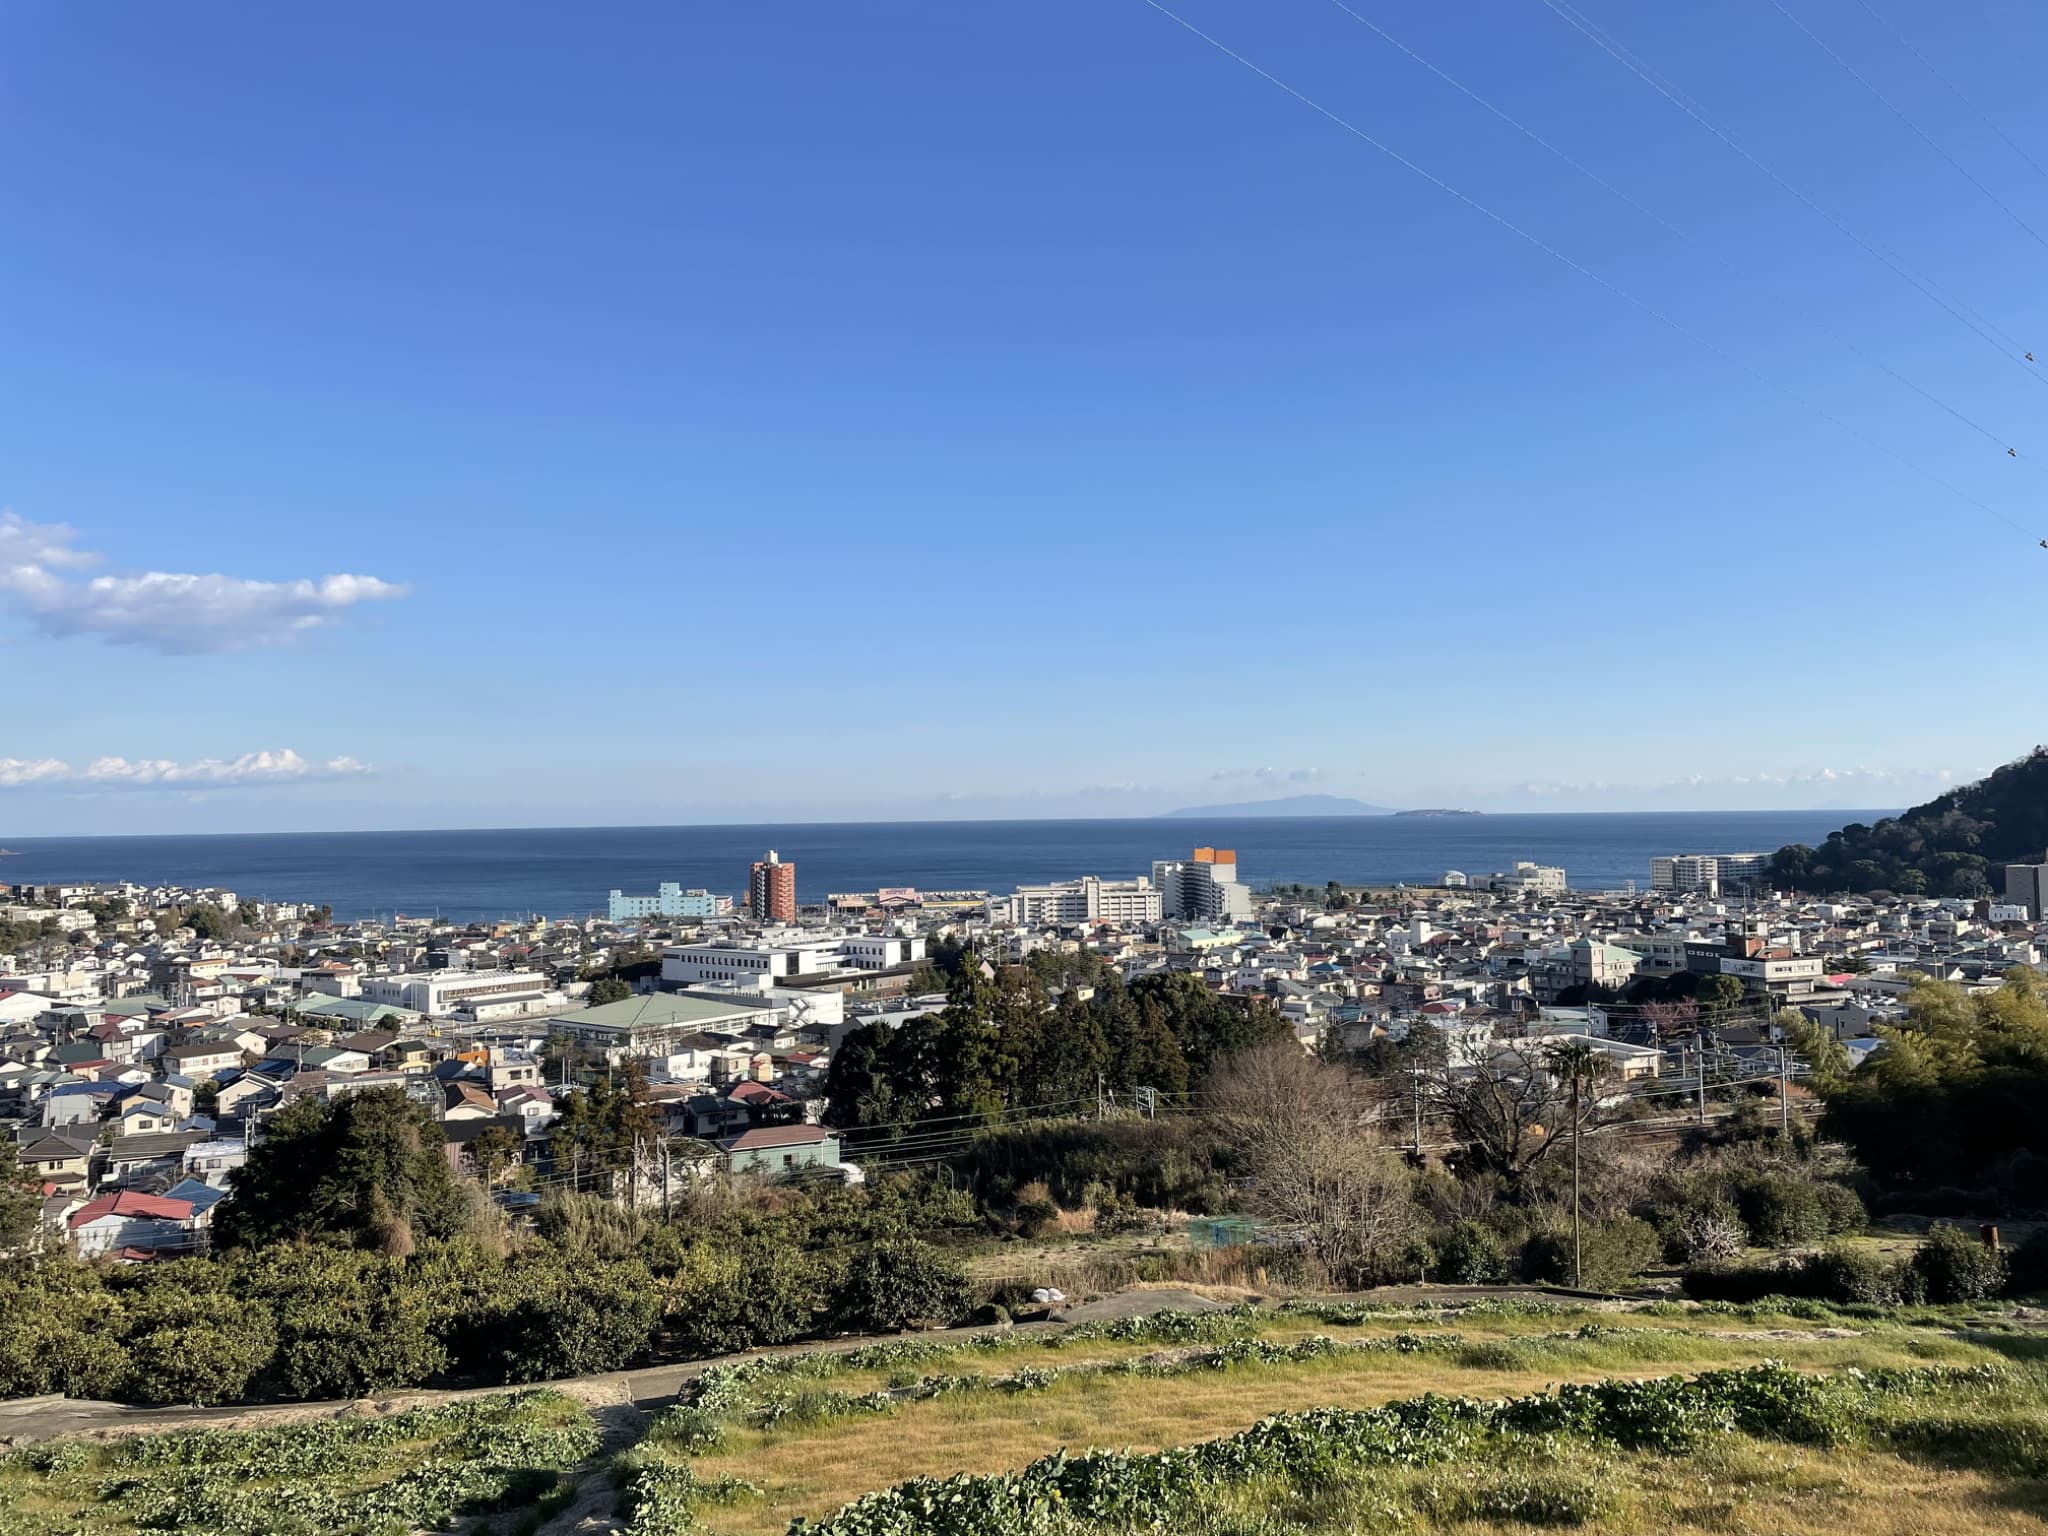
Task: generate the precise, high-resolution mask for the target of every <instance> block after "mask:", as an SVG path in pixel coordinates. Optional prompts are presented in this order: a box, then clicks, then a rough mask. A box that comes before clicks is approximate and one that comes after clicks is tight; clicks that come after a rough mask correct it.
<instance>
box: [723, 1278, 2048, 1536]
mask: <svg viewBox="0 0 2048 1536" xmlns="http://www.w3.org/2000/svg"><path fill="white" fill-rule="evenodd" d="M1604 1320H1605V1321H1609V1322H1616V1323H1626V1324H1628V1325H1629V1326H1631V1327H1637V1328H1643V1329H1646V1330H1654V1331H1652V1332H1648V1333H1646V1334H1642V1335H1625V1336H1623V1337H1621V1338H1615V1339H1605V1340H1602V1339H1595V1340H1589V1341H1586V1342H1585V1343H1584V1344H1579V1343H1577V1342H1576V1341H1570V1342H1564V1341H1555V1340H1554V1339H1553V1341H1552V1342H1549V1343H1547V1344H1546V1345H1545V1349H1546V1354H1547V1355H1549V1356H1550V1357H1549V1358H1545V1359H1543V1360H1542V1361H1541V1362H1540V1363H1539V1368H1536V1369H1528V1368H1520V1369H1516V1368H1484V1367H1483V1365H1482V1366H1481V1367H1480V1368H1473V1367H1472V1366H1469V1365H1461V1364H1460V1363H1459V1360H1458V1357H1456V1356H1445V1355H1441V1354H1421V1355H1410V1354H1395V1353H1386V1354H1372V1355H1350V1356H1338V1357H1334V1358H1329V1359H1324V1360H1319V1361H1314V1362H1309V1363H1301V1364H1291V1365H1282V1366H1271V1365H1266V1366H1247V1367H1239V1368H1233V1369H1228V1370H1220V1371H1213V1372H1203V1373H1200V1374H1197V1375H1189V1376H1180V1377H1173V1378H1167V1379H1161V1378H1157V1377H1139V1376H1124V1375H1106V1376H1087V1375H1082V1376H1077V1377H1071V1378H1068V1379H1063V1380H1061V1381H1059V1382H1058V1383H1056V1384H1055V1385H1053V1386H1052V1387H1050V1388H1047V1389H1043V1390H1039V1391H1032V1392H1026V1393H1020V1394H1008V1393H998V1392H977V1393H962V1394H956V1395H949V1396H945V1397H940V1398H937V1399H933V1400H928V1401H921V1402H915V1403H907V1404H903V1405H900V1406H899V1407H897V1408H896V1409H895V1410H894V1411H893V1412H891V1413H888V1414H885V1415H875V1416H870V1415H857V1416H852V1417H847V1418H841V1419H837V1420H833V1421H830V1422H827V1423H824V1424H820V1425H816V1426H813V1427H810V1428H797V1427H789V1428H783V1429H772V1430H766V1431H762V1430H739V1431H734V1432H731V1433H730V1434H729V1437H728V1439H727V1441H726V1443H725V1445H723V1446H722V1447H721V1448H720V1449H719V1450H718V1452H717V1453H715V1454H712V1455H707V1456H701V1457H698V1458H696V1460H695V1462H694V1465H695V1467H696V1469H697V1471H698V1472H699V1474H700V1475H702V1476H704V1477H707V1478H715V1477H717V1476H718V1475H720V1474H722V1473H730V1474H732V1475H733V1476H736V1477H740V1478H744V1479H746V1480H748V1481H750V1482H752V1483H754V1484H757V1485H759V1486H760V1487H761V1488H762V1489H763V1490H764V1491H765V1494H766V1497H765V1498H763V1499H761V1500H757V1501H748V1502H745V1503H740V1504H736V1505H733V1506H731V1507H729V1508H724V1509H719V1510H717V1511H715V1512H710V1513H709V1514H708V1516H707V1525H708V1526H709V1527H710V1528H711V1529H713V1530H716V1531H717V1532H719V1533H721V1536H779V1533H781V1532H782V1531H784V1530H785V1529H786V1528H787V1526H788V1523H789V1520H790V1518H791V1517H792V1516H795V1515H804V1516H810V1517H816V1516H820V1515H824V1514H827V1513H829V1512H831V1511H832V1510H834V1509H836V1508H838V1507H839V1506H840V1505H841V1504H843V1503H845V1502H847V1501H848V1500H849V1499H852V1498H854V1497H856V1496H857V1495H859V1494H861V1493H864V1492H867V1491H869V1490H872V1489H876V1488H881V1487H885V1486H888V1485H889V1484H892V1483H896V1482H900V1481H903V1480H904V1479H907V1478H912V1477H918V1476H946V1475H950V1474H952V1473H956V1472H995V1471H1001V1470H1005V1469H1009V1468H1016V1467H1020V1466H1022V1465H1024V1464H1025V1463H1027V1462H1030V1461H1032V1460H1035V1459H1036V1458H1038V1457H1041V1456H1045V1455H1048V1454H1050V1453H1052V1452H1054V1451H1057V1450H1060V1449H1062V1448H1067V1449H1076V1450H1078V1449H1081V1448H1084V1447H1088V1446H1119V1447H1130V1448H1133V1449H1139V1450H1151V1449H1157V1448H1160V1447H1163V1446H1168V1445H1183V1444H1187V1443H1189V1442H1192V1441H1197V1440H1206V1439H1210V1438H1213V1437H1216V1436H1220V1435H1226V1434H1230V1433H1232V1432H1234V1431H1236V1430H1240V1429H1242V1428H1244V1427H1245V1426H1246V1425H1248V1424H1250V1423H1252V1422H1253V1421H1255V1420H1257V1419H1259V1418H1261V1417H1264V1416H1265V1415H1267V1414H1271V1413H1279V1412H1285V1411H1289V1410H1296V1409H1302V1408H1307V1407H1320V1406H1341V1407H1367V1406H1370V1405H1373V1404H1377V1403H1382V1402H1387V1401H1390V1400H1393V1399H1398V1398H1406V1397H1415V1396H1419V1395H1421V1394H1423V1393H1425V1392H1443V1393H1456V1394H1465V1395H1473V1396H1482V1397H1495V1396H1509V1395H1514V1394H1520V1393H1528V1392H1537V1391H1541V1390H1543V1389H1544V1388H1545V1387H1547V1386H1551V1385H1554V1384H1556V1383H1558V1382H1560V1381H1566V1380H1574V1381H1591V1380H1599V1379H1603V1378H1610V1377H1617V1376H1647V1375H1665V1374H1669V1373H1671V1372H1674V1371H1687V1372H1690V1371H1697V1370H1703V1369H1710V1368H1714V1367H1717V1366H1724V1365H1740V1364H1751V1363H1755V1362H1759V1361H1762V1360H1766V1359H1779V1360H1784V1361H1785V1362H1787V1363H1788V1364H1792V1365H1795V1366H1799V1367H1804V1368H1810V1369H1826V1370H1835V1369H1842V1368H1845V1367H1848V1366H1858V1367H1864V1368H1873V1367H1879V1366H1900V1365H1914V1364H1922V1363H1925V1362H1927V1361H1929V1360H1947V1361H1955V1362H1966V1361H1975V1360H1981V1359H1989V1358H1991V1356H1990V1355H1989V1353H1988V1352H1986V1351H1983V1350H1981V1349H1978V1348H1976V1347H1974V1346H1971V1345H1968V1344H1965V1343H1962V1342H1959V1341H1957V1340H1955V1339H1953V1338H1950V1337H1947V1336H1943V1335H1940V1334H1937V1333H1933V1332H1908V1331H1905V1330H1880V1331H1874V1332H1869V1333H1865V1334H1861V1335H1858V1336H1856V1337H1850V1338H1830V1337H1820V1336H1817V1335H1816V1331H1815V1330H1814V1329H1813V1328H1812V1325H1811V1324H1802V1323H1798V1322H1796V1321H1794V1320H1791V1319H1785V1320H1782V1322H1783V1326H1782V1328H1774V1327H1772V1326H1770V1320H1766V1322H1765V1323H1763V1324H1748V1323H1744V1324H1738V1323H1734V1322H1731V1321H1729V1320H1727V1319H1696V1320H1683V1319H1663V1320H1659V1319H1650V1318H1644V1317H1640V1316H1636V1317H1627V1318H1607V1319H1604ZM1577 1321H1578V1319H1575V1318H1563V1319H1560V1318H1556V1317H1551V1318H1543V1317H1516V1316H1512V1315H1510V1316H1496V1317H1484V1318H1472V1319H1467V1320H1450V1321H1446V1322H1444V1323H1442V1324H1423V1325H1415V1324H1410V1327H1411V1328H1415V1327H1418V1326H1420V1327H1421V1328H1425V1329H1428V1330H1429V1331H1441V1330H1454V1331H1456V1332H1458V1333H1460V1334H1462V1335H1464V1336H1465V1337H1466V1338H1467V1339H1468V1340H1471V1341H1472V1342H1473V1343H1474V1344H1480V1343H1483V1342H1484V1341H1486V1340H1489V1339H1492V1340H1501V1341H1506V1340H1512V1339H1514V1338H1516V1337H1518V1336H1523V1335H1531V1334H1546V1333H1547V1334H1551V1335H1553V1336H1554V1335H1555V1334H1556V1333H1557V1332H1558V1331H1559V1330H1561V1329H1568V1328H1570V1327H1572V1326H1574V1325H1575V1323H1576V1322H1577ZM1265 1331H1266V1333H1267V1336H1268V1337H1271V1338H1274V1339H1277V1340H1285V1339H1291V1338H1298V1337H1300V1336H1302V1335H1305V1334H1307V1333H1311V1332H1317V1331H1333V1330H1326V1329H1318V1327H1317V1326H1316V1325H1315V1324H1314V1323H1312V1322H1309V1321H1306V1320H1303V1319H1296V1318H1280V1319H1275V1320H1274V1322H1273V1323H1272V1324H1271V1326H1270V1327H1269V1328H1268V1329H1267V1330H1265ZM1335 1331H1337V1332H1339V1333H1340V1334H1341V1336H1342V1337H1344V1338H1346V1339H1357V1338H1365V1337H1371V1336H1374V1335H1375V1334H1384V1333H1389V1332H1393V1331H1396V1329H1395V1328H1394V1326H1393V1325H1391V1324H1390V1325H1387V1326H1386V1327H1377V1326H1376V1327H1373V1328H1368V1329H1346V1330H1335ZM1729 1335H1735V1336H1729ZM1148 1353H1157V1346H1142V1345H1115V1344H1105V1343H1100V1342H1092V1343H1086V1344H1077V1345H1073V1346H1069V1347H1068V1348H1066V1349H1061V1350H1051V1349H1035V1348H1034V1349H1023V1350H1009V1351H1003V1352H1000V1353H995V1354H990V1355H977V1354H975V1353H972V1352H962V1353H961V1354H958V1355H956V1356H954V1357H951V1358H948V1359H946V1360H944V1361H943V1362H936V1363H932V1364H928V1365H924V1366H921V1367H918V1369H919V1370H921V1371H926V1372H933V1371H944V1372H949V1373H960V1374H967V1373H983V1374H1002V1373H1006V1372H1009V1371H1013V1370H1016V1369H1017V1368H1019V1367H1020V1366H1024V1365H1032V1366H1041V1365H1044V1366H1057V1367H1069V1366H1074V1365H1079V1364H1082V1363H1084V1362H1089V1361H1102V1360H1113V1359H1120V1358H1128V1357H1130V1356H1133V1355H1142V1354H1148ZM1478 1358H1479V1359H1481V1360H1482V1361H1483V1359H1484V1355H1483V1353H1482V1354H1480V1355H1479V1357H1478ZM889 1375H890V1373H889V1372H884V1371H861V1372H847V1373H844V1374H842V1375H838V1376H835V1377H833V1378H832V1380H831V1383H830V1385H831V1386H832V1387H833V1388H835V1389H838V1390H843V1391H846V1392H848V1393H860V1392H864V1391H871V1390H873V1389H875V1388H877V1387H880V1386H882V1385H884V1384H885V1383H886V1381H887V1379H888V1377H889ZM1771 1454H1772V1455H1775V1456H1777V1457H1778V1458H1779V1459H1780V1460H1781V1461H1786V1462H1787V1463H1788V1465H1789V1463H1790V1461H1791V1460H1795V1459H1797V1458H1798V1456H1799V1454H1800V1453H1795V1452H1790V1451H1787V1450H1784V1449H1783V1448H1772V1450H1771ZM1837 1460H1838V1459H1837V1458H1822V1459H1821V1462H1823V1463H1833V1462H1835V1461H1837ZM1875 1460H1877V1461H1881V1462H1883V1463H1885V1464H1886V1466H1887V1467H1890V1468H1891V1470H1890V1471H1888V1472H1886V1473H1885V1478H1886V1479H1887V1481H1885V1482H1882V1483H1880V1484H1879V1486H1882V1487H1891V1486H1894V1485H1896V1486H1898V1487H1899V1488H1900V1489H1901V1490H1902V1496H1903V1497H1905V1498H1906V1499H1907V1500H1908V1502H1909V1503H1910V1504H1911V1505H1912V1506H1914V1508H1915V1509H1916V1510H1917V1513H1916V1514H1915V1515H1914V1517H1913V1520H1912V1521H1904V1517H1903V1516H1900V1515H1899V1514H1898V1511H1897V1510H1896V1509H1893V1508H1891V1507H1888V1506H1885V1505H1884V1504H1883V1502H1882V1500H1873V1501H1872V1502H1873V1509H1872V1511H1871V1518H1872V1520H1874V1521H1876V1522H1878V1523H1876V1524H1871V1523H1870V1522H1868V1521H1865V1520H1863V1519H1861V1518H1860V1517H1859V1518H1858V1519H1856V1520H1853V1521H1849V1520H1846V1519H1845V1521H1844V1522H1842V1523H1841V1524H1839V1525H1837V1524H1836V1522H1835V1521H1834V1520H1833V1519H1832V1517H1831V1518H1830V1521H1829V1524H1830V1526H1831V1527H1833V1528H1840V1529H1848V1528H1850V1526H1851V1525H1854V1526H1855V1527H1857V1528H1858V1529H1859V1532H1865V1531H1870V1530H1877V1531H1890V1530H1894V1529H1897V1530H1900V1531H1905V1530H1909V1529H1910V1530H1915V1531H1954V1532H1957V1533H1961V1532H1965V1531H1968V1532H1975V1531H1985V1532H1990V1531H2003V1530H2008V1529H2018V1528H2019V1524H2016V1523H2014V1520H2013V1518H2012V1517H2011V1516H2010V1514H2009V1511H2008V1510H2006V1509H2004V1508H2002V1507H2001V1506H1999V1505H1998V1504H1997V1503H1996V1501H1995V1500H1990V1499H1989V1486H1988V1485H1981V1484H1982V1480H1981V1479H1980V1480H1972V1479H1967V1478H1958V1477H1957V1476H1956V1475H1953V1474H1934V1473H1929V1472H1925V1471H1924V1469H1923V1470H1913V1471H1911V1472H1910V1475H1908V1474H1906V1473H1902V1472H1900V1470H1899V1468H1898V1467H1893V1466H1892V1464H1893V1462H1894V1460H1895V1459H1894V1458H1890V1457H1880V1458H1875ZM1659 1465H1660V1467H1668V1468H1677V1469H1680V1470H1679V1471H1678V1472H1677V1473H1675V1474H1672V1475H1675V1476H1676V1477H1677V1483H1675V1484H1674V1486H1673V1488H1672V1489H1671V1490H1670V1498H1671V1500H1673V1501H1676V1502H1673V1503H1672V1504H1671V1509H1670V1517H1671V1518H1672V1519H1675V1520H1677V1522H1678V1525H1677V1526H1676V1527H1675V1528H1696V1529H1701V1530H1709V1529H1711V1530H1717V1531H1727V1530H1745V1531H1747V1530H1755V1531H1758V1532H1764V1531H1779V1530H1784V1531H1788V1532H1789V1531H1794V1530H1812V1529H1815V1528H1816V1527H1815V1526H1814V1525H1813V1524H1811V1523H1807V1524H1804V1525H1802V1524H1800V1523H1799V1522H1800V1519H1801V1518H1802V1517H1801V1515H1800V1511H1801V1510H1804V1512H1805V1514H1804V1518H1806V1519H1807V1520H1808V1521H1809V1522H1810V1521H1811V1518H1812V1516H1813V1515H1814V1513H1815V1511H1816V1508H1817V1504H1816V1502H1815V1501H1816V1499H1817V1498H1818V1497H1819V1495H1818V1494H1816V1493H1815V1492H1814V1491H1813V1490H1814V1488H1819V1489H1822V1490H1826V1489H1833V1488H1838V1487H1839V1497H1841V1498H1844V1499H1848V1500H1851V1501H1852V1502H1856V1503H1861V1502H1862V1501H1863V1499H1864V1494H1863V1493H1862V1492H1860V1491H1859V1489H1858V1488H1857V1487H1855V1486H1853V1485H1850V1484H1846V1483H1844V1481H1843V1474H1842V1473H1841V1471H1840V1470H1839V1468H1838V1470H1837V1471H1835V1472H1827V1473H1825V1475H1822V1473H1823V1471H1824V1470H1825V1469H1824V1468H1822V1470H1821V1471H1816V1472H1815V1473H1814V1476H1815V1477H1816V1478H1817V1479H1818V1481H1817V1482H1815V1483H1814V1484H1813V1486H1812V1487H1810V1488H1804V1489H1803V1490H1802V1491H1800V1492H1799V1496H1798V1497H1792V1496H1791V1495H1790V1494H1787V1495H1786V1496H1785V1498H1784V1499H1782V1500H1781V1501H1780V1502H1779V1503H1776V1504H1768V1505H1766V1506H1764V1507H1760V1508H1757V1509H1751V1508H1750V1507H1749V1505H1748V1504H1747V1503H1741V1512H1740V1514H1739V1517H1738V1516H1736V1515H1734V1514H1731V1513H1729V1512H1728V1511H1723V1513H1722V1514H1721V1515H1719V1516H1715V1515H1714V1514H1713V1510H1714V1509H1716V1508H1720V1504H1719V1503H1717V1502H1716V1501H1721V1502H1722V1503H1725V1501H1726V1500H1728V1499H1730V1498H1734V1497H1736V1494H1735V1491H1734V1490H1732V1489H1731V1488H1729V1487H1727V1486H1725V1485H1718V1484H1717V1483H1716V1482H1715V1481H1714V1480H1713V1479H1712V1477H1711V1476H1710V1475H1706V1474H1700V1475H1695V1474H1694V1473H1693V1472H1690V1471H1686V1470H1684V1469H1686V1468H1687V1467H1689V1466H1690V1465H1691V1464H1690V1463H1685V1462H1680V1463H1669V1464H1659ZM1816 1465H1817V1466H1819V1465H1820V1463H1817V1464H1816ZM1842 1465H1843V1466H1846V1465H1847V1461H1843V1462H1842ZM1730 1470H1731V1471H1732V1470H1733V1469H1732V1468H1731V1469H1730ZM1659 1475H1663V1474H1662V1473H1661V1472H1660V1474H1659ZM1980 1485H1981V1486H1980ZM1681 1494H1682V1495H1683V1498H1680V1495H1681ZM1834 1496H1836V1495H1834V1494H1829V1497H1834ZM1802 1499H1803V1500H1804V1502H1803V1503H1802V1502H1801V1500H1802ZM1688 1501H1689V1502H1688ZM1657 1502H1658V1503H1659V1504H1660V1506H1661V1505H1662V1504H1663V1503H1664V1502H1665V1498H1664V1495H1663V1494H1661V1493H1660V1494H1659V1497H1658V1501H1657ZM1738 1502H1740V1501H1739V1500H1738ZM1640 1505H1641V1500H1636V1501H1635V1502H1634V1503H1633V1504H1632V1506H1631V1507H1632V1508H1633V1507H1640ZM1681 1506H1682V1507H1681ZM1966 1515H1967V1518H1966ZM1937 1516H1938V1518H1937ZM1630 1518H1635V1517H1633V1516H1631V1517H1630ZM1659 1518H1660V1519H1661V1518H1663V1517H1661V1516H1660V1517H1659ZM1731 1520H1732V1522H1733V1523H1730V1522H1731ZM1902 1522H1903V1523H1902ZM1916 1522H1917V1523H1916ZM1958 1522H1961V1523H1958ZM1972 1522H1974V1523H1972ZM2021 1523H2025V1524H2027V1525H2028V1526H2029V1528H2035V1527H2036V1522H2035V1521H2034V1518H2033V1517H2031V1516H2029V1517H2027V1519H2026V1520H2025V1521H2023V1522H2021ZM1460 1528H1461V1529H1483V1528H1485V1527H1480V1526H1473V1525H1470V1524H1466V1525H1463V1526H1461V1527H1460ZM1603 1528H1611V1529H1613V1530H1615V1531H1617V1532H1620V1531H1633V1530H1638V1529H1649V1528H1651V1527H1646V1526H1640V1525H1633V1524H1620V1525H1614V1526H1612V1527H1602V1526H1600V1525H1589V1526H1587V1527H1585V1529H1589V1530H1599V1529H1603ZM1656 1528H1660V1529H1661V1528H1665V1527H1664V1526H1661V1525H1660V1526H1657V1527H1656Z"/></svg>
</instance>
